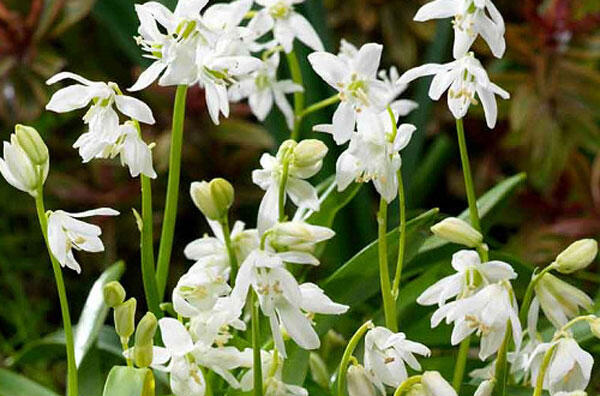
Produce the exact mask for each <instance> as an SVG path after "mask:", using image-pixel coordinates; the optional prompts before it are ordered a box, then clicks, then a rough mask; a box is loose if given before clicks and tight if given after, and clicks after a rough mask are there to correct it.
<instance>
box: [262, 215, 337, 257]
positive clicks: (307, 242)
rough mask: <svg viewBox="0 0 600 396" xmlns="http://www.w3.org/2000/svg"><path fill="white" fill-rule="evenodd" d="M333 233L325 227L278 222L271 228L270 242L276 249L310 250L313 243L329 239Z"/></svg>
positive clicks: (296, 222) (294, 222)
mask: <svg viewBox="0 0 600 396" xmlns="http://www.w3.org/2000/svg"><path fill="white" fill-rule="evenodd" d="M334 235H335V233H334V232H333V231H332V230H331V229H329V228H327V227H322V226H315V225H311V224H307V223H303V222H301V221H288V222H284V223H278V224H277V225H275V226H274V227H273V228H272V233H271V237H270V243H271V246H272V247H273V248H274V249H276V250H282V251H283V250H294V251H306V252H310V251H312V250H313V248H314V246H315V244H317V243H319V242H322V241H325V240H327V239H331V238H332V237H333V236H334Z"/></svg>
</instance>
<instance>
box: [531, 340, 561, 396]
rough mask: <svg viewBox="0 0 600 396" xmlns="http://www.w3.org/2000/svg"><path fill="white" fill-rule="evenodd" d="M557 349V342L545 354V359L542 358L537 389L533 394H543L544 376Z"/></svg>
mask: <svg viewBox="0 0 600 396" xmlns="http://www.w3.org/2000/svg"><path fill="white" fill-rule="evenodd" d="M555 349H556V344H554V345H552V346H551V347H550V348H549V349H548V350H547V351H546V354H545V355H544V360H542V365H541V366H540V371H539V373H538V377H537V378H536V383H535V390H534V391H533V396H542V392H543V390H544V377H545V376H546V370H547V369H548V366H549V365H550V361H551V360H552V355H553V354H554V350H555Z"/></svg>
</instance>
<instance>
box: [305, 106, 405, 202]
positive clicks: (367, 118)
mask: <svg viewBox="0 0 600 396" xmlns="http://www.w3.org/2000/svg"><path fill="white" fill-rule="evenodd" d="M393 112H394V118H395V119H396V120H397V119H398V114H399V113H398V112H397V111H393ZM357 127H358V132H357V133H351V140H350V145H349V147H348V149H347V150H346V151H344V152H343V153H342V154H341V155H340V156H339V158H338V160H337V163H336V184H337V186H338V190H340V191H342V190H344V189H346V188H347V187H348V186H349V185H350V184H351V183H352V182H353V181H356V182H358V183H365V182H369V181H373V184H374V185H375V189H376V190H377V192H379V194H380V195H381V196H382V197H383V198H384V199H385V200H386V201H387V202H388V203H389V202H392V201H393V200H394V198H396V195H397V194H398V170H399V169H400V166H401V162H402V161H401V158H400V154H399V151H400V150H402V149H403V148H405V147H406V146H407V145H408V143H409V142H410V139H411V137H412V134H413V132H414V131H415V130H416V127H415V126H414V125H412V124H402V125H400V126H399V127H398V128H397V133H396V136H394V133H393V128H394V125H393V123H392V119H391V117H390V114H389V113H388V111H387V110H383V111H382V112H380V113H378V114H376V113H373V112H371V111H369V110H366V111H364V112H363V113H362V115H361V117H359V118H358V123H357ZM334 128H335V127H334V126H330V125H317V126H316V127H315V130H317V131H323V132H331V133H335V130H334Z"/></svg>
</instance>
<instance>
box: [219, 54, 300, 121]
mask: <svg viewBox="0 0 600 396" xmlns="http://www.w3.org/2000/svg"><path fill="white" fill-rule="evenodd" d="M279 58H280V57H279V53H278V52H275V53H274V54H273V55H271V56H270V57H269V58H267V59H266V60H265V61H264V62H263V65H262V67H261V68H259V69H258V70H256V71H255V72H253V73H251V74H250V75H248V76H245V77H242V78H240V79H239V81H238V82H237V83H236V84H234V85H233V86H231V88H229V97H230V99H232V100H234V101H239V100H241V99H243V98H248V104H249V105H250V109H251V110H252V113H253V114H254V115H255V116H256V118H258V120H259V121H264V120H265V118H266V117H267V115H268V114H269V112H270V111H271V109H272V108H273V103H275V104H276V105H277V107H278V108H279V110H281V112H282V113H283V115H284V117H285V120H286V122H287V125H288V127H289V128H290V129H291V128H292V127H293V125H294V110H293V109H292V106H291V105H290V103H289V102H288V100H287V98H286V97H285V95H286V94H290V93H294V92H302V91H303V90H304V88H303V87H302V86H301V85H298V84H296V83H294V82H293V81H292V80H280V81H278V80H277V68H278V67H279Z"/></svg>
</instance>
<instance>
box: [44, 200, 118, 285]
mask: <svg viewBox="0 0 600 396" xmlns="http://www.w3.org/2000/svg"><path fill="white" fill-rule="evenodd" d="M118 214H119V212H117V211H116V210H114V209H109V208H99V209H93V210H88V211H85V212H79V213H69V212H65V211H62V210H56V211H54V212H52V213H51V214H50V216H48V245H49V246H50V250H51V251H52V255H53V256H54V257H55V258H56V260H58V262H59V263H60V265H61V266H63V267H68V268H71V269H72V270H75V271H77V273H80V272H81V266H80V265H79V263H78V262H77V260H75V256H74V255H73V249H75V250H83V251H86V252H92V253H96V252H102V251H104V244H103V243H102V240H100V238H99V236H100V235H101V234H102V230H101V229H100V227H98V226H97V225H93V224H88V223H85V222H83V221H81V220H78V218H82V217H91V216H117V215H118Z"/></svg>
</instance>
